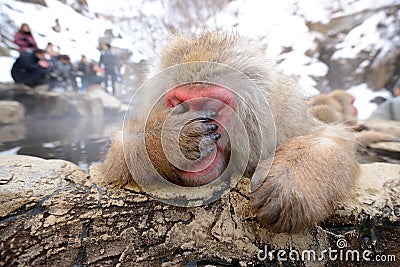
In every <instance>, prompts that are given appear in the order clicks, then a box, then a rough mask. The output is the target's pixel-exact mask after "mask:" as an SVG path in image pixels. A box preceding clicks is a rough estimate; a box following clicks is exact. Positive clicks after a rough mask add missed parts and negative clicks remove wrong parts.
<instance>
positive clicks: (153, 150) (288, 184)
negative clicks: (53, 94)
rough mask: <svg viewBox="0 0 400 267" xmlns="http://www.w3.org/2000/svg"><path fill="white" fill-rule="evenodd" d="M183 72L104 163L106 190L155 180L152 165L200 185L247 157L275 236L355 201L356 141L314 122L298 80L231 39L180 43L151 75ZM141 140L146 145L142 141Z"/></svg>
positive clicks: (218, 35) (211, 36)
mask: <svg viewBox="0 0 400 267" xmlns="http://www.w3.org/2000/svg"><path fill="white" fill-rule="evenodd" d="M197 62H198V63H199V64H195V63H197ZM175 66H179V68H178V69H177V70H176V71H170V72H169V73H167V74H165V77H164V78H165V79H164V80H158V81H155V82H152V86H153V88H154V90H149V89H151V88H147V89H148V90H147V93H148V94H149V96H150V94H152V93H154V92H155V90H156V88H157V87H159V88H161V87H164V86H165V84H166V83H167V82H168V81H173V84H176V86H173V87H170V88H167V89H166V92H165V94H164V95H162V97H161V100H160V101H158V102H157V103H155V104H154V108H153V109H152V111H151V113H150V114H149V116H148V117H146V116H143V118H140V117H136V118H134V119H132V120H130V121H129V122H127V123H125V126H124V132H123V134H122V131H121V132H118V133H116V134H115V135H114V137H113V143H112V145H111V148H110V150H109V153H108V155H107V156H106V159H105V161H104V163H103V164H102V165H101V170H102V173H103V175H102V176H103V178H102V181H101V183H102V184H111V185H114V186H119V187H120V186H123V185H125V184H128V183H135V179H136V178H137V177H135V176H136V175H140V176H142V177H145V178H148V179H150V178H151V175H153V174H151V171H149V170H150V166H147V165H146V164H145V163H144V162H145V160H144V159H145V158H150V161H151V164H152V165H153V166H154V168H155V169H156V170H157V171H158V172H159V173H160V175H162V177H164V178H165V179H166V180H168V181H169V182H171V183H174V184H177V185H180V186H183V187H197V186H202V185H206V184H208V183H211V182H213V181H215V180H216V179H218V177H219V176H220V175H221V174H222V173H223V172H224V171H225V170H226V168H227V165H229V163H230V161H235V160H238V159H239V161H240V158H241V155H242V157H247V159H246V161H247V163H246V165H245V171H244V172H243V173H244V175H246V176H249V177H252V181H251V192H250V200H251V205H252V208H253V210H254V212H255V214H257V219H258V221H259V222H260V223H261V225H263V226H264V227H266V228H268V229H269V230H270V231H272V232H276V233H280V232H287V233H297V232H301V231H304V230H306V229H307V228H309V227H312V226H314V225H316V224H317V223H318V222H320V221H322V220H324V219H325V218H327V217H328V216H329V215H330V214H331V213H332V212H333V211H334V210H335V208H336V207H337V206H338V204H339V203H343V201H346V200H348V199H349V198H351V196H352V190H353V186H354V183H355V179H356V178H357V177H358V175H359V166H358V163H357V160H356V157H355V146H356V145H355V142H354V139H353V136H352V133H351V132H350V131H348V130H346V127H342V126H340V125H326V124H325V123H322V122H321V121H319V120H317V119H315V118H314V116H313V115H312V114H311V113H310V112H309V109H308V101H307V100H306V99H305V98H304V97H303V96H302V95H301V93H300V91H299V90H298V89H299V88H298V85H297V84H296V82H295V81H294V80H293V79H292V78H291V77H287V76H285V75H283V74H282V73H281V72H279V71H278V70H277V69H276V67H275V65H274V64H273V63H271V62H270V61H267V60H265V53H264V50H263V49H262V48H261V46H259V45H257V43H256V42H254V41H251V40H248V39H245V38H242V37H240V36H237V35H230V34H227V33H223V32H205V33H203V34H201V35H198V36H185V35H175V36H173V37H172V39H171V40H170V41H169V43H168V44H167V46H166V47H165V48H164V49H163V50H162V52H161V55H160V59H159V61H157V62H155V68H154V69H153V71H152V72H151V73H158V72H160V71H162V70H164V69H171V68H174V67H175ZM236 73H241V74H242V75H243V77H246V79H247V81H242V80H240V79H236ZM227 85H229V86H227ZM230 86H232V87H235V88H234V89H232V88H231V87H230ZM141 101H147V98H145V97H143V98H142V99H141ZM234 118H239V119H240V121H241V123H242V124H243V125H244V128H245V132H243V131H241V130H240V129H239V128H238V127H239V126H238V124H240V123H237V120H234ZM271 118H272V119H271ZM139 125H144V126H143V129H142V128H141V127H140V126H139ZM143 135H144V138H145V142H141V141H138V140H139V137H142V136H143ZM176 136H178V143H176V142H174V141H173V140H174V138H175V137H176ZM123 142H124V143H125V144H123ZM234 143H236V144H239V145H240V144H245V143H248V144H249V147H248V148H249V149H248V150H247V151H246V149H245V146H244V145H243V149H240V147H239V149H237V148H236V149H235V148H234V145H233V144H234ZM124 150H125V151H124ZM170 151H174V152H173V153H169V155H167V154H168V152H170ZM175 152H176V153H175ZM179 153H181V154H183V156H184V159H185V160H189V163H187V162H186V163H185V164H182V165H181V166H183V167H181V166H178V167H177V165H180V161H182V158H180V157H175V154H179ZM246 153H247V154H248V155H246ZM232 154H235V155H236V157H233V158H232V157H231V155H232ZM171 162H174V164H172V163H171ZM176 163H178V164H176ZM128 166H130V168H128ZM182 168H183V169H182ZM129 170H134V172H133V175H132V174H131V172H130V171H129ZM132 176H133V177H132Z"/></svg>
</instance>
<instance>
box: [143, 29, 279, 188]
mask: <svg viewBox="0 0 400 267" xmlns="http://www.w3.org/2000/svg"><path fill="white" fill-rule="evenodd" d="M243 46H244V47H246V48H248V49H249V50H250V51H252V52H251V53H250V54H249V53H248V52H244V51H239V50H238V48H240V47H243ZM251 46H253V44H252V43H251V42H250V41H247V40H245V39H241V38H238V37H237V36H236V37H232V36H230V35H224V34H221V35H215V34H208V33H205V34H203V35H200V36H197V37H190V38H188V37H186V36H181V37H179V36H178V37H175V38H174V40H173V41H172V44H170V45H169V46H167V47H166V48H165V49H164V51H163V52H162V53H161V55H162V56H161V57H160V62H159V64H158V65H157V68H156V70H153V73H158V74H157V75H155V76H160V77H162V78H158V81H154V82H153V83H152V86H149V88H148V89H146V90H148V91H157V89H159V88H160V87H162V88H163V89H162V90H159V92H160V94H161V95H162V96H161V98H159V99H158V100H159V102H157V104H156V105H155V107H153V115H155V114H157V113H158V112H161V113H162V112H165V111H166V110H167V111H168V115H167V117H168V118H167V120H166V126H165V127H163V130H164V133H163V135H162V136H161V142H162V143H163V144H162V146H163V152H164V153H165V154H166V155H165V157H166V158H167V160H168V161H169V163H170V164H171V165H172V166H173V167H172V168H166V167H165V165H163V164H160V161H162V160H160V156H159V155H158V154H157V155H155V153H152V155H150V159H151V162H152V164H153V166H154V167H155V168H156V169H157V171H158V172H159V173H160V174H161V175H162V176H163V177H164V178H166V179H167V180H169V181H170V182H173V183H175V184H177V185H181V186H189V187H193V186H202V185H205V184H209V183H212V182H214V181H216V180H218V178H219V177H221V175H222V174H223V173H226V174H227V175H228V176H229V175H231V174H232V172H237V171H238V169H240V171H239V172H242V173H241V174H243V173H244V174H249V175H250V174H251V173H252V172H254V170H255V169H256V167H257V165H258V162H259V161H260V159H261V158H262V154H270V153H273V151H274V150H275V146H276V142H275V125H274V120H273V119H272V113H271V110H270V108H269V106H268V97H269V95H268V93H269V92H268V91H267V90H265V88H266V85H265V82H269V81H268V77H269V76H271V73H266V72H265V71H264V70H265V68H264V65H265V64H266V63H265V58H264V53H263V51H262V50H261V49H260V48H259V47H258V46H255V48H254V49H251ZM267 64H268V63H267ZM259 66H262V67H259ZM260 75H263V76H262V78H263V79H260ZM260 88H263V90H260ZM155 94H157V93H155ZM210 112H211V114H213V115H210V116H208V115H207V114H210ZM150 117H151V116H150ZM175 126H176V127H175ZM207 127H208V129H209V130H207ZM214 128H215V129H214ZM172 132H174V134H175V135H176V137H174V138H171V135H173V133H172ZM173 140H175V144H172V143H174V141H173ZM148 150H149V148H148ZM160 153H161V152H160ZM236 167H237V168H236Z"/></svg>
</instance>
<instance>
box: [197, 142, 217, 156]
mask: <svg viewBox="0 0 400 267" xmlns="http://www.w3.org/2000/svg"><path fill="white" fill-rule="evenodd" d="M214 150H215V146H214V145H209V146H207V147H205V148H203V149H202V150H201V152H200V153H201V155H202V156H206V155H208V154H210V153H211V152H213V151H214Z"/></svg>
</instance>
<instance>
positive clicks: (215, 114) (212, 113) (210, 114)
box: [207, 110, 218, 117]
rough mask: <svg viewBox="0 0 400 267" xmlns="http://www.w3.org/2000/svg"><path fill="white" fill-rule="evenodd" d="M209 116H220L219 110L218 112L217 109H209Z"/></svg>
mask: <svg viewBox="0 0 400 267" xmlns="http://www.w3.org/2000/svg"><path fill="white" fill-rule="evenodd" d="M207 114H208V116H209V117H217V116H218V112H216V111H215V110H209V111H208V112H207Z"/></svg>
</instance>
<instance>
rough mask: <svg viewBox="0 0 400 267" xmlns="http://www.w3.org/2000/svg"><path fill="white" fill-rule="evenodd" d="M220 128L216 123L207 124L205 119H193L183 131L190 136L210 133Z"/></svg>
mask: <svg viewBox="0 0 400 267" xmlns="http://www.w3.org/2000/svg"><path fill="white" fill-rule="evenodd" d="M217 129H218V126H217V125H216V124H207V123H206V122H205V121H192V122H191V123H189V124H187V125H186V126H185V128H184V131H183V133H184V134H185V135H187V136H190V137H200V136H203V135H208V134H210V133H212V132H214V131H216V130H217Z"/></svg>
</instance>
